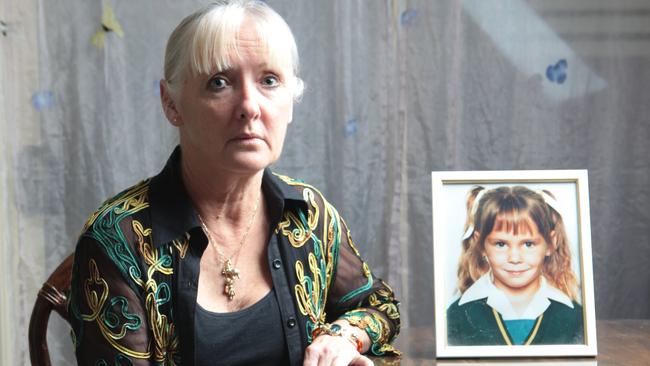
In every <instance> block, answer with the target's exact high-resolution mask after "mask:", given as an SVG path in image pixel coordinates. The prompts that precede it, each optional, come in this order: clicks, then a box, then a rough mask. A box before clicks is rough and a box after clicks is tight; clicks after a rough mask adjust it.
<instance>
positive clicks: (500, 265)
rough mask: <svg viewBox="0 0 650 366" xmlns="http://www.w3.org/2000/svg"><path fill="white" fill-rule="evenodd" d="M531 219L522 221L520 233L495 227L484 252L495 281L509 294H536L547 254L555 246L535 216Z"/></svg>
mask: <svg viewBox="0 0 650 366" xmlns="http://www.w3.org/2000/svg"><path fill="white" fill-rule="evenodd" d="M529 223H530V224H529V225H520V226H522V227H520V228H519V230H518V232H517V234H515V233H514V230H512V231H495V230H492V232H491V233H490V234H489V235H488V236H487V238H486V239H485V244H484V248H485V249H484V250H485V251H484V253H483V254H484V255H485V256H486V257H487V261H488V263H489V265H490V268H491V269H492V274H493V278H494V285H495V286H496V287H497V288H499V289H501V290H502V291H504V292H505V293H506V294H507V295H511V296H518V295H530V296H532V295H533V294H534V293H535V292H536V291H537V289H538V288H539V285H540V282H539V279H540V276H541V275H542V268H543V264H544V258H545V257H546V256H547V255H550V254H551V246H550V245H549V244H548V243H547V242H546V240H544V238H543V237H542V236H541V235H540V233H539V231H538V229H537V225H535V223H534V222H532V220H529ZM527 228H528V230H527Z"/></svg>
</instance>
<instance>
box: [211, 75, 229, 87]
mask: <svg viewBox="0 0 650 366" xmlns="http://www.w3.org/2000/svg"><path fill="white" fill-rule="evenodd" d="M208 86H209V87H210V89H212V90H220V89H223V88H225V87H226V86H228V81H226V79H225V78H223V77H221V76H215V77H213V78H212V79H210V81H209V83H208Z"/></svg>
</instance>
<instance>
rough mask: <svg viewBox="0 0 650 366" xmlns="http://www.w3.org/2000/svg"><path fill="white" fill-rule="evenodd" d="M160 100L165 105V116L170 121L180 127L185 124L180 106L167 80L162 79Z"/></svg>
mask: <svg viewBox="0 0 650 366" xmlns="http://www.w3.org/2000/svg"><path fill="white" fill-rule="evenodd" d="M160 102H161V104H162V107H163V112H165V117H167V120H169V123H171V124H172V125H174V126H176V127H178V126H180V125H182V124H183V120H182V119H181V116H180V113H178V108H177V107H176V102H175V101H174V98H173V97H172V93H171V90H170V89H169V85H168V84H167V80H165V79H161V80H160Z"/></svg>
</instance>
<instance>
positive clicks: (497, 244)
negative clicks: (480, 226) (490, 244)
mask: <svg viewBox="0 0 650 366" xmlns="http://www.w3.org/2000/svg"><path fill="white" fill-rule="evenodd" d="M494 246H496V247H497V248H505V247H506V243H504V242H502V241H498V242H496V243H494Z"/></svg>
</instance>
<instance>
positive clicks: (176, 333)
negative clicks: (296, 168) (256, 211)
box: [69, 148, 400, 365]
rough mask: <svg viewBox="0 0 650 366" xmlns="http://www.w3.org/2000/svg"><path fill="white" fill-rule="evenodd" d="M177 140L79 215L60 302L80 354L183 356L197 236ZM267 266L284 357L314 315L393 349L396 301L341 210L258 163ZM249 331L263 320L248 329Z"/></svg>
mask: <svg viewBox="0 0 650 366" xmlns="http://www.w3.org/2000/svg"><path fill="white" fill-rule="evenodd" d="M179 161H180V149H179V148H177V149H176V151H175V152H174V153H173V154H172V156H171V158H170V159H169V161H168V162H167V165H166V166H165V168H164V169H163V171H162V172H161V173H160V174H158V175H157V176H155V177H153V178H150V179H147V180H145V181H143V182H141V183H139V184H137V185H135V186H133V187H131V188H129V189H127V190H125V191H123V192H122V193H120V194H118V195H117V196H115V197H113V198H111V199H109V200H108V201H107V202H105V203H104V204H103V205H102V207H101V208H100V209H99V210H98V211H97V212H95V213H94V214H93V215H91V217H90V218H89V219H88V221H87V222H86V224H85V226H84V229H83V231H82V234H81V236H80V239H79V242H78V243H77V249H76V251H75V262H74V267H73V278H72V288H71V294H70V304H69V312H70V314H71V319H72V321H71V322H72V328H73V330H72V337H73V342H74V345H75V350H76V355H77V362H78V363H79V364H80V365H192V364H193V363H194V359H193V358H194V329H193V324H194V312H195V306H196V296H197V285H198V273H199V260H200V257H201V254H202V253H203V250H204V249H205V247H206V245H207V238H206V237H205V234H204V233H203V231H202V230H201V227H200V224H199V221H198V218H197V216H196V213H195V211H194V208H193V207H192V204H191V203H190V201H189V198H188V196H187V193H186V191H185V188H184V186H183V183H182V179H181V176H180V169H179ZM262 189H263V194H264V198H265V199H266V200H267V203H268V206H269V207H270V210H269V212H270V215H271V231H272V232H271V235H270V240H269V243H268V248H267V252H268V265H269V268H270V271H271V275H272V281H273V286H274V288H275V291H276V293H277V297H278V303H279V305H280V310H281V317H282V322H283V324H278V326H283V327H284V334H285V339H286V344H287V349H288V353H289V359H290V364H291V365H301V364H302V360H303V353H304V350H305V348H306V347H307V346H308V345H309V344H310V343H311V341H312V339H311V333H312V330H313V329H314V327H315V326H317V325H318V324H320V323H323V322H332V321H334V320H336V319H338V318H344V319H347V320H348V321H349V322H350V323H351V324H353V325H356V326H359V327H361V328H363V329H365V330H366V332H367V333H368V335H369V336H370V339H371V340H372V346H371V352H372V353H373V354H375V355H382V354H385V353H395V352H397V351H396V350H395V349H394V348H393V347H392V346H391V345H390V342H391V341H392V339H393V338H394V337H395V336H396V334H397V332H398V331H399V324H400V321H399V310H398V303H397V301H396V300H395V298H394V296H393V292H392V290H391V289H390V287H389V286H388V285H387V284H385V283H384V282H383V281H381V280H380V279H378V278H375V277H374V276H373V274H372V273H371V271H370V269H369V267H368V265H367V264H366V263H365V262H363V260H362V259H361V256H360V255H359V252H358V251H357V249H356V248H355V246H354V243H353V241H352V238H351V236H350V232H349V230H348V228H347V226H346V224H345V221H344V220H343V219H342V218H341V217H340V216H339V214H338V212H337V211H336V209H335V208H334V207H333V206H332V205H331V204H329V203H328V202H327V201H326V200H325V198H324V197H323V196H322V195H321V193H320V192H319V191H318V190H316V189H315V188H314V187H312V186H310V185H308V184H305V183H303V182H301V181H298V180H295V179H291V178H289V177H286V176H281V175H276V174H273V173H271V172H270V171H268V170H266V171H265V172H264V178H263V183H262ZM259 334H260V337H263V336H264V329H260V332H259Z"/></svg>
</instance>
